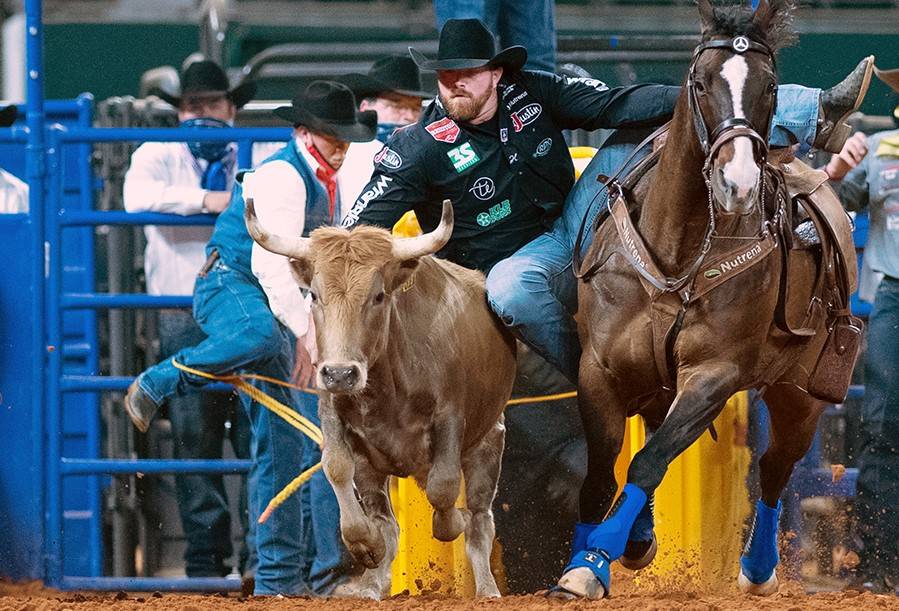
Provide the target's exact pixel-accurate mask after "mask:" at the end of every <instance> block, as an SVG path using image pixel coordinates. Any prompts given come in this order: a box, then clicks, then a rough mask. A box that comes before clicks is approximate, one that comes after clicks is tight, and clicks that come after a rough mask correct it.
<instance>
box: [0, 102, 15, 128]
mask: <svg viewBox="0 0 899 611" xmlns="http://www.w3.org/2000/svg"><path fill="white" fill-rule="evenodd" d="M18 116H19V109H18V108H16V107H15V106H12V105H10V106H7V107H6V108H3V109H0V127H9V126H10V125H12V124H13V123H15V122H16V117H18Z"/></svg>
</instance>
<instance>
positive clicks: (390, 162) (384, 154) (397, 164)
mask: <svg viewBox="0 0 899 611" xmlns="http://www.w3.org/2000/svg"><path fill="white" fill-rule="evenodd" d="M374 161H375V165H378V164H381V165H382V166H384V167H385V168H389V169H391V170H398V169H400V168H401V167H403V158H402V157H400V154H399V153H397V152H396V151H395V150H393V149H392V148H390V147H388V146H387V145H384V148H382V149H381V150H380V152H379V153H378V154H377V155H375V159H374Z"/></svg>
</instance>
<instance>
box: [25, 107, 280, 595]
mask: <svg viewBox="0 0 899 611" xmlns="http://www.w3.org/2000/svg"><path fill="white" fill-rule="evenodd" d="M289 138H290V129H287V128H226V129H216V130H209V129H186V128H176V129H172V128H92V127H75V128H65V127H63V126H60V125H53V126H50V127H48V128H47V129H46V176H47V189H46V206H45V208H44V214H43V216H44V223H45V229H44V242H43V252H44V258H43V261H42V262H41V264H42V267H43V277H44V279H45V286H46V293H45V294H46V332H45V336H46V346H47V350H46V358H47V363H46V366H47V370H46V378H45V379H46V390H45V393H46V394H45V398H46V401H45V405H46V412H45V423H44V424H45V431H46V439H47V449H46V458H45V460H46V465H47V482H48V490H47V500H46V534H47V536H46V540H45V546H46V549H45V554H46V583H47V585H49V586H51V587H56V588H60V589H63V590H71V589H78V590H132V591H154V590H183V591H224V590H236V589H239V588H240V581H239V580H235V579H225V578H200V579H197V578H190V579H187V578H161V577H108V576H102V577H75V576H67V575H65V574H64V572H63V559H64V557H65V556H64V554H65V550H64V542H63V537H62V533H63V504H62V503H63V478H65V477H67V476H75V475H123V474H138V473H140V474H144V475H151V474H152V475H161V474H176V473H179V474H180V473H222V474H238V473H245V472H246V471H248V470H249V467H250V461H248V460H230V459H222V460H169V459H124V458H99V459H85V458H70V457H66V456H64V455H63V448H62V438H63V420H62V418H63V412H62V397H63V393H70V392H122V391H124V390H126V389H127V388H128V385H129V384H130V383H131V381H132V380H133V378H132V377H128V376H103V375H64V374H63V369H62V367H63V360H64V358H65V354H64V352H65V351H64V349H63V346H64V343H63V340H64V337H63V327H62V321H63V313H64V312H65V311H66V310H75V309H88V310H100V309H108V308H128V309H156V308H183V307H189V306H190V305H191V303H192V298H191V297H185V296H174V295H148V294H143V293H141V294H110V293H96V292H93V293H72V292H65V291H64V290H63V286H62V278H63V266H64V261H63V257H62V251H61V245H62V238H63V231H64V230H66V229H69V228H75V227H98V226H104V225H107V226H108V225H132V226H134V225H171V226H197V225H212V224H214V222H215V217H214V216H212V215H195V216H179V215H174V214H160V213H128V212H124V211H96V210H66V209H65V208H64V207H63V206H62V205H61V203H62V175H63V172H62V149H63V147H64V146H66V145H79V146H81V145H90V144H94V143H100V142H125V141H129V142H236V143H237V144H238V164H239V166H240V167H250V166H251V163H252V145H253V143H254V142H286V141H288V140H289ZM228 389H230V386H229V385H226V384H213V385H210V386H208V387H207V390H210V391H221V390H228Z"/></svg>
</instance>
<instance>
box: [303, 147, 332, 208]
mask: <svg viewBox="0 0 899 611" xmlns="http://www.w3.org/2000/svg"><path fill="white" fill-rule="evenodd" d="M306 150H307V151H309V154H310V155H312V156H313V157H314V158H315V160H316V161H317V162H318V167H317V168H316V169H315V176H316V178H318V179H319V180H320V181H321V183H322V184H323V185H324V186H325V189H327V190H328V200H329V202H330V207H329V210H330V216H329V218H330V221H331V222H333V221H334V207H335V206H336V205H337V170H335V169H334V168H332V167H331V164H329V163H328V162H327V161H325V158H324V157H322V154H321V153H320V152H319V151H318V149H317V148H316V147H315V145H314V144H313V145H312V146H307V147H306Z"/></svg>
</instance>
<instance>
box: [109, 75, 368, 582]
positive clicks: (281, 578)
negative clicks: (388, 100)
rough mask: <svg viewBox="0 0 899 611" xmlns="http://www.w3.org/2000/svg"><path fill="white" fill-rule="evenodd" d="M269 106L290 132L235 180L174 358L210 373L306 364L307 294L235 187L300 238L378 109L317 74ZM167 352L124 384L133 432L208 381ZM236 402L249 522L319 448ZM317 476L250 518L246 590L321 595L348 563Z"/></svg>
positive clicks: (321, 221)
mask: <svg viewBox="0 0 899 611" xmlns="http://www.w3.org/2000/svg"><path fill="white" fill-rule="evenodd" d="M274 112H275V115H277V116H278V117H280V118H282V119H285V120H287V121H290V122H291V123H292V124H293V126H294V133H293V136H294V137H293V139H292V140H291V141H290V142H289V143H288V144H287V145H286V146H285V147H284V148H283V149H281V150H280V151H279V152H277V153H275V154H274V155H272V156H271V157H269V158H268V159H267V160H265V161H264V162H263V163H262V164H261V165H260V166H259V168H258V169H257V170H256V171H254V172H248V173H246V174H245V175H244V176H243V177H242V180H241V181H240V182H239V184H237V185H235V187H234V191H233V194H232V197H231V203H230V205H229V206H228V208H227V210H225V212H223V213H222V214H221V216H219V218H218V221H217V222H216V225H215V230H214V231H213V234H212V238H211V239H210V241H209V244H207V246H206V253H207V256H208V258H207V261H206V264H205V265H204V266H203V268H202V269H201V270H200V274H199V275H198V277H197V282H196V285H195V287H194V317H195V318H196V320H197V322H198V323H199V325H200V327H201V328H202V329H203V331H204V332H205V333H206V334H207V336H208V337H207V339H206V340H205V341H203V342H202V343H200V344H198V345H196V346H193V347H190V348H186V349H184V350H181V351H180V352H178V353H177V354H175V356H174V359H173V360H175V361H177V362H179V363H181V364H183V365H186V366H187V367H190V368H194V369H198V370H201V371H203V372H207V373H211V374H225V373H232V372H240V371H246V372H252V373H256V374H261V375H263V376H268V377H271V378H275V379H278V380H287V379H291V378H292V379H294V380H295V381H296V382H297V383H298V384H300V385H305V384H306V383H308V381H309V378H310V374H311V372H312V365H311V357H310V356H309V352H308V347H307V344H306V343H305V341H304V340H305V338H306V336H307V332H308V331H309V325H308V320H309V315H308V312H309V308H308V304H307V303H306V302H305V299H304V297H303V296H302V295H301V293H300V292H299V291H297V289H296V284H295V283H294V282H293V281H292V279H291V272H290V267H289V263H288V260H287V258H286V257H282V256H279V255H274V254H272V253H269V252H268V251H265V250H263V249H262V248H260V247H258V246H256V245H255V243H254V242H253V240H252V239H251V238H250V236H249V234H248V233H247V229H246V226H245V225H244V220H243V213H244V206H245V199H244V197H245V196H246V197H247V198H250V197H252V198H253V200H254V202H255V205H256V212H257V215H258V217H259V219H260V220H261V221H262V222H264V223H266V225H267V226H270V227H278V228H279V231H282V232H284V233H287V234H291V233H292V234H295V235H304V236H306V235H309V233H310V232H311V231H312V230H313V229H315V228H316V227H319V226H322V225H326V224H329V223H331V222H333V221H334V218H335V211H336V210H337V209H338V208H337V207H338V205H339V198H340V195H339V192H338V188H337V177H336V174H337V170H339V169H340V166H341V165H342V163H343V158H344V155H345V153H346V149H347V147H348V146H349V142H354V141H366V140H371V139H372V138H373V137H374V134H375V120H376V119H375V116H374V113H372V112H368V113H360V112H357V111H356V101H355V99H354V97H353V94H352V92H351V91H350V90H349V89H347V88H346V87H345V86H343V85H340V84H338V83H331V82H326V81H314V82H312V83H310V84H309V86H308V87H307V88H306V89H305V90H304V91H303V92H302V93H301V94H299V95H298V96H296V97H295V98H294V99H293V101H292V103H291V105H290V106H284V107H281V108H277V109H276V110H275V111H274ZM294 356H296V360H295V359H294ZM173 360H168V361H164V362H162V363H159V364H158V365H156V366H154V367H151V368H150V369H148V370H147V371H145V372H143V373H142V374H141V375H140V376H138V378H137V379H136V380H135V381H134V383H133V384H132V385H131V387H130V388H129V389H128V394H127V396H126V397H125V408H126V410H127V411H128V415H129V416H130V417H131V420H132V422H134V425H135V426H136V427H138V428H139V429H141V430H146V429H147V427H148V426H149V422H150V419H151V418H152V417H153V414H154V413H155V412H156V410H157V408H158V406H159V405H161V404H162V402H163V401H165V399H166V398H168V397H171V396H173V395H175V394H177V393H183V392H187V391H190V390H194V389H197V388H199V387H202V386H204V385H206V384H208V383H209V381H208V380H207V379H204V378H201V377H198V376H195V375H192V374H190V373H187V372H185V371H182V370H180V369H178V368H176V367H175V365H174V363H173ZM294 362H296V367H295V366H294ZM257 386H258V387H259V388H260V389H261V390H262V391H264V392H265V393H267V394H269V395H271V396H272V397H273V398H275V399H276V400H278V401H280V402H281V403H283V404H286V405H293V406H295V407H297V408H298V410H297V411H299V412H300V413H302V414H303V415H304V416H306V417H307V418H310V419H312V420H314V421H316V422H317V420H318V417H317V402H316V398H315V395H312V394H308V393H296V394H292V393H291V392H290V391H288V390H287V389H285V388H283V387H281V386H278V385H274V384H270V383H267V382H258V383H257ZM242 400H243V404H244V408H245V409H246V411H247V414H248V416H249V419H250V423H251V426H252V439H251V442H250V446H251V447H250V451H251V455H252V457H253V467H252V469H251V471H250V477H249V483H248V488H249V510H250V520H252V521H253V522H256V521H257V520H258V518H259V515H260V513H261V512H262V511H263V510H264V508H265V507H266V505H267V503H268V502H269V500H271V499H272V498H273V497H274V496H275V495H276V494H277V493H278V492H280V491H281V490H282V489H283V488H284V487H285V486H286V485H287V484H288V483H290V482H291V481H292V480H293V478H295V477H296V476H297V475H299V474H300V473H301V472H302V471H304V470H305V469H307V468H308V467H310V466H312V465H313V464H315V463H316V462H318V461H319V460H320V458H321V455H320V452H319V451H318V447H317V446H316V445H315V444H314V443H313V442H311V441H310V440H308V439H306V438H305V437H303V436H302V435H301V434H300V433H299V432H298V431H297V430H296V429H294V428H293V427H292V426H291V425H290V424H288V423H287V422H285V421H284V420H282V419H281V418H280V417H279V416H277V415H275V414H273V413H272V412H270V411H269V410H268V409H266V408H265V407H263V406H262V405H260V404H258V403H256V402H255V401H251V400H250V399H249V398H248V397H242ZM320 479H321V481H320V482H318V484H317V485H316V483H315V482H314V478H313V482H311V483H310V484H309V485H306V486H304V487H303V488H302V489H301V490H300V492H298V493H297V494H295V495H293V496H292V497H290V498H289V499H288V500H287V501H286V502H285V503H284V504H283V505H281V506H280V507H279V508H278V510H277V511H276V512H274V514H272V516H271V517H270V518H269V519H268V520H267V521H266V522H265V523H264V524H259V525H258V526H257V528H256V548H257V552H258V556H259V560H258V568H257V570H256V577H255V580H256V581H255V591H254V593H255V594H257V595H274V594H286V595H296V594H309V593H317V594H329V593H330V592H331V590H333V588H334V587H335V586H336V585H337V584H338V583H339V582H340V581H341V578H342V577H343V574H344V573H345V571H346V566H347V565H346V562H344V560H343V557H342V554H341V550H340V547H339V545H338V542H337V539H336V536H335V533H336V531H337V504H336V501H335V500H334V499H333V492H332V491H331V490H330V487H329V486H328V484H327V482H326V481H324V477H321V478H320ZM322 523H323V524H322Z"/></svg>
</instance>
